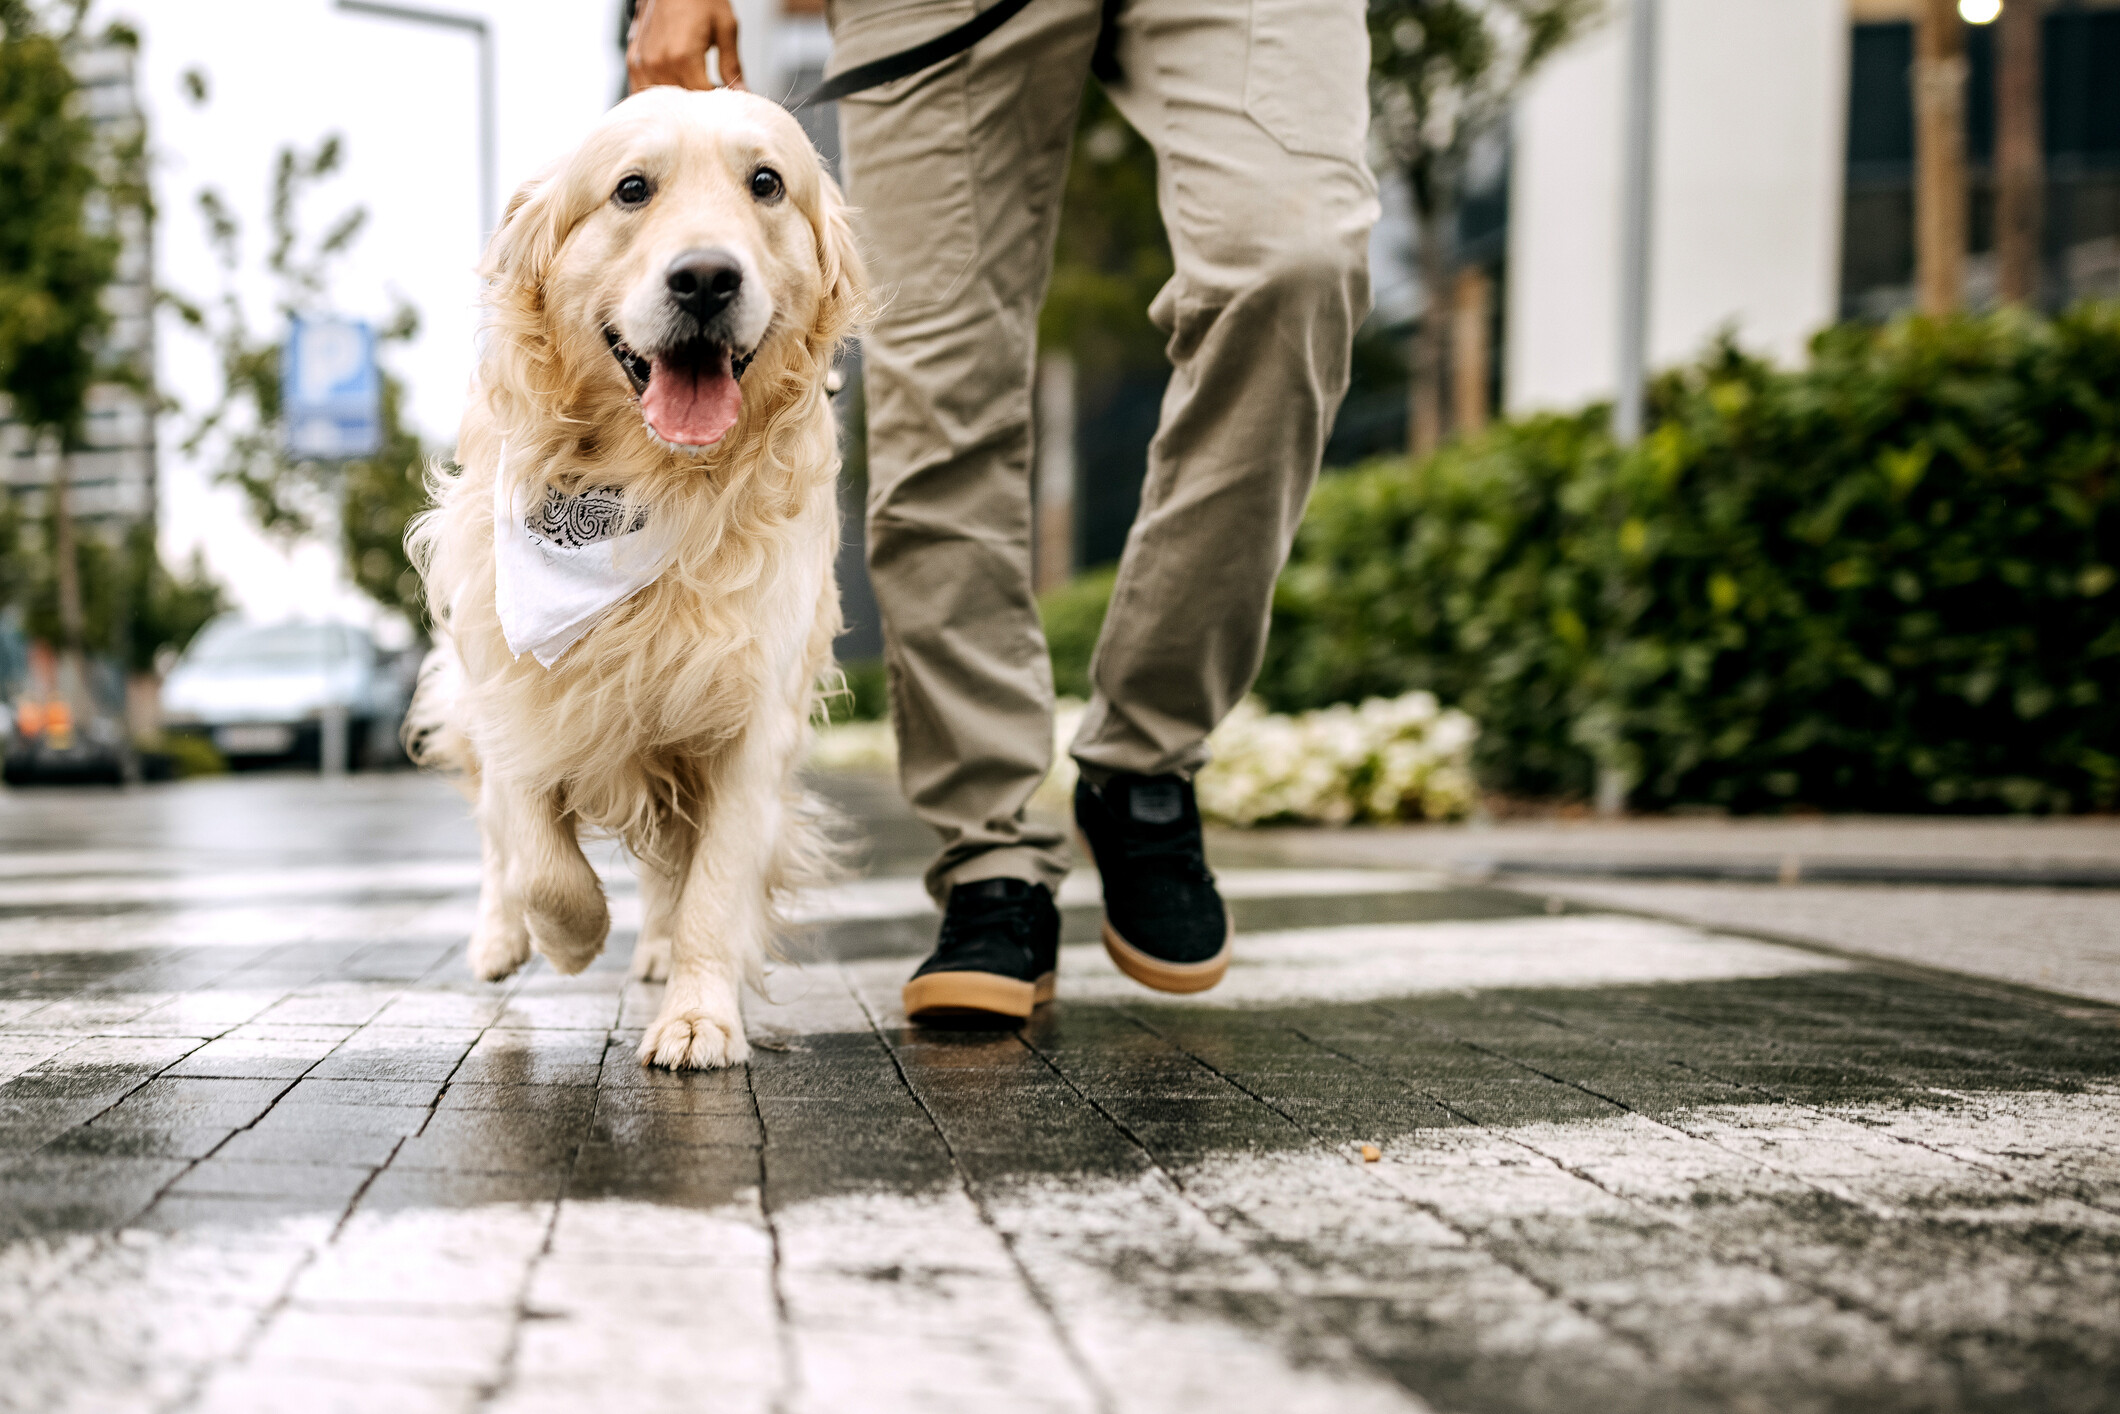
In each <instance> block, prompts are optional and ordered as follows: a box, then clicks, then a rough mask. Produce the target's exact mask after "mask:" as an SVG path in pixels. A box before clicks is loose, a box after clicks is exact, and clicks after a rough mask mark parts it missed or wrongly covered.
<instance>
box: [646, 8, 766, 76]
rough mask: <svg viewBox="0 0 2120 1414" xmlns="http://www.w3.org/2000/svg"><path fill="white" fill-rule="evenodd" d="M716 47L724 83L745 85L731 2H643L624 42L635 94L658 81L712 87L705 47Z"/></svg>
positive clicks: (716, 59)
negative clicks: (737, 51) (630, 31)
mask: <svg viewBox="0 0 2120 1414" xmlns="http://www.w3.org/2000/svg"><path fill="white" fill-rule="evenodd" d="M710 49H711V50H713V51H714V57H715V64H716V67H717V68H718V69H719V71H720V73H721V81H722V84H723V86H725V87H728V88H742V87H743V60H742V59H740V58H738V57H737V53H736V11H735V9H734V8H733V7H732V6H731V4H730V0H641V5H640V10H639V12H638V13H637V14H635V15H634V17H633V34H632V37H631V38H630V39H629V40H628V41H627V43H626V78H627V81H628V82H629V83H630V84H631V85H632V88H633V91H634V92H635V93H638V92H640V91H641V90H642V89H644V88H653V87H654V86H655V85H657V84H675V85H677V86H678V87H679V88H712V87H714V85H713V83H712V82H711V81H710V80H709V79H708V77H707V51H708V50H710Z"/></svg>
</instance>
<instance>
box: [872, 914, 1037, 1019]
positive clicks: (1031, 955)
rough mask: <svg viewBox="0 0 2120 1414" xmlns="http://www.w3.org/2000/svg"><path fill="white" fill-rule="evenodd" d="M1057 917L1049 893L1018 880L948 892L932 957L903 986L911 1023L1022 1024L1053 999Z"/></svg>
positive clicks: (906, 1009)
mask: <svg viewBox="0 0 2120 1414" xmlns="http://www.w3.org/2000/svg"><path fill="white" fill-rule="evenodd" d="M1059 960H1060V911H1059V910H1058V909H1056V908H1054V907H1053V892H1052V890H1051V889H1048V888H1047V887H1046V886H1045V885H1043V884H1029V883H1025V882H1024V881H1023V880H1021V879H981V880H979V881H977V882H976V883H970V884H959V885H957V886H956V887H955V888H953V889H951V890H950V902H949V907H948V908H947V909H945V910H944V911H943V914H942V937H941V940H940V941H939V942H937V943H936V944H935V951H934V952H933V953H932V954H930V955H929V957H928V960H927V961H926V962H923V963H921V964H920V970H919V971H917V972H915V973H914V974H913V976H912V980H911V981H909V982H907V983H906V984H905V1014H906V1015H907V1016H908V1017H910V1018H911V1019H912V1020H914V1021H921V1022H927V1023H929V1024H934V1023H938V1022H939V1023H942V1024H945V1025H947V1024H948V1023H950V1022H952V1021H954V1022H957V1023H959V1024H970V1025H977V1024H979V1023H980V1022H988V1023H991V1022H993V1021H995V1020H997V1019H1008V1020H1013V1021H1021V1020H1023V1019H1024V1018H1025V1017H1028V1016H1029V1015H1030V1014H1031V1008H1033V1007H1036V1006H1041V1005H1043V1004H1044V1003H1046V1002H1049V1001H1051V1000H1052V999H1053V969H1054V968H1055V966H1057V965H1058V963H1059Z"/></svg>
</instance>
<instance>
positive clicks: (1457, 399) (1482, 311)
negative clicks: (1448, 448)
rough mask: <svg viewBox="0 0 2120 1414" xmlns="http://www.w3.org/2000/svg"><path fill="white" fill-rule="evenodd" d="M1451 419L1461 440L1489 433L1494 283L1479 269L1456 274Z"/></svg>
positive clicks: (1452, 317)
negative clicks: (1488, 388)
mask: <svg viewBox="0 0 2120 1414" xmlns="http://www.w3.org/2000/svg"><path fill="white" fill-rule="evenodd" d="M1450 302H1451V306H1452V308H1451V326H1452V328H1451V335H1452V338H1451V348H1450V404H1451V406H1450V415H1451V421H1452V422H1453V423H1454V424H1455V426H1456V431H1457V435H1458V436H1460V437H1476V436H1478V435H1479V434H1480V433H1482V432H1484V431H1486V430H1487V412H1488V407H1487V371H1488V364H1489V362H1490V361H1491V360H1490V356H1489V352H1488V343H1489V340H1488V337H1487V324H1488V319H1489V317H1490V315H1491V312H1492V309H1493V305H1494V281H1493V280H1491V279H1489V278H1488V276H1487V272H1486V271H1485V270H1483V269H1481V268H1480V267H1479V266H1477V265H1467V266H1466V267H1465V268H1463V269H1462V270H1460V271H1458V273H1457V284H1456V286H1455V288H1454V289H1453V290H1452V292H1451V301H1450Z"/></svg>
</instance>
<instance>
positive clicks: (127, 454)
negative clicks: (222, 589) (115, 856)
mask: <svg viewBox="0 0 2120 1414" xmlns="http://www.w3.org/2000/svg"><path fill="white" fill-rule="evenodd" d="M135 58H136V55H135V50H134V48H133V47H132V46H130V45H128V44H123V43H110V42H107V41H100V40H99V41H84V42H83V43H82V44H81V45H80V46H79V47H78V49H77V50H76V51H75V52H74V53H73V54H72V55H71V60H72V66H73V71H74V75H75V77H76V78H77V79H78V80H79V82H80V85H81V96H82V101H83V107H84V109H85V111H86V113H87V115H88V116H89V118H90V119H91V120H92V122H93V123H94V125H95V128H96V132H97V137H98V140H99V143H100V144H101V145H103V146H105V147H106V148H115V147H117V146H119V145H121V144H123V143H125V142H127V141H129V140H132V139H135V138H137V137H138V136H139V134H140V132H141V128H142V122H143V119H142V116H141V111H140V101H139V93H138V90H137V88H136V86H135ZM102 216H103V220H104V222H105V223H106V226H110V225H114V226H115V228H116V231H117V234H118V236H119V238H120V241H121V246H120V253H119V256H118V269H117V276H116V278H115V279H114V280H113V281H112V282H111V284H110V286H109V287H108V288H107V289H106V291H105V293H104V305H105V307H106V308H108V309H109V311H110V313H111V323H110V327H109V331H108V333H107V334H106V336H105V338H104V342H103V350H102V353H103V356H104V358H105V360H106V361H107V362H108V363H109V364H110V365H111V366H112V367H113V368H114V369H116V370H124V371H127V372H129V373H130V374H131V375H133V376H132V377H131V378H130V379H129V380H128V381H117V380H107V381H104V382H100V383H97V384H95V385H94V386H93V387H91V388H90V389H89V392H88V405H87V416H86V418H85V419H84V420H83V425H82V439H81V440H82V445H81V446H80V448H79V449H78V450H76V451H75V452H74V453H73V456H72V459H71V466H70V467H69V469H68V470H69V479H70V483H71V484H70V489H69V499H70V502H71V506H72V510H73V518H74V524H75V527H76V529H77V531H78V532H79V533H80V534H83V535H92V536H95V537H96V538H97V539H99V540H101V541H102V542H103V544H104V545H105V546H106V547H107V548H109V549H110V550H112V551H113V552H115V551H116V550H117V549H118V548H119V547H120V546H121V545H122V544H123V543H124V541H125V538H126V535H127V533H128V532H129V531H130V530H132V529H133V528H134V527H135V526H138V525H141V524H150V525H151V524H152V523H153V522H154V519H155V506H156V490H157V486H156V475H155V467H156V460H155V411H156V407H155V395H154V392H153V387H152V380H153V376H154V367H155V321H154V309H155V269H154V227H153V225H152V223H151V222H150V221H149V220H148V219H147V217H146V215H145V213H143V212H141V211H139V210H138V209H136V208H131V207H127V208H121V209H119V210H117V211H107V210H106V211H104V212H103V213H102ZM57 471H58V449H57V447H56V446H54V445H52V444H51V442H50V439H44V440H43V441H42V442H41V443H40V441H39V440H38V439H37V438H35V437H33V436H32V435H31V433H30V429H28V428H26V427H24V426H23V425H22V424H21V423H20V422H18V421H17V420H16V419H15V418H14V417H13V416H12V415H11V413H10V412H9V409H8V407H7V404H6V401H5V400H4V399H0V494H4V495H5V496H6V497H7V498H8V499H9V501H10V502H11V503H12V509H13V510H14V512H15V514H16V516H17V517H18V519H17V520H16V525H17V526H18V528H19V530H20V532H21V533H22V534H24V535H26V536H41V535H42V534H43V533H44V526H45V521H46V518H47V516H48V515H49V514H50V511H51V488H52V483H53V478H54V476H55V475H56V473H57ZM9 548H10V549H11V550H12V549H13V548H15V547H9ZM99 667H100V668H102V669H104V670H106V671H111V672H114V671H115V670H114V669H110V667H109V665H107V664H104V665H96V664H91V671H95V670H97V669H98V668H99ZM50 673H51V660H50V657H49V655H48V654H41V653H33V652H32V650H31V645H30V643H29V641H28V639H27V637H26V635H25V633H24V623H23V615H22V612H21V607H20V606H19V605H10V606H8V608H7V609H6V610H5V611H4V612H0V702H6V701H11V700H13V699H14V698H15V697H16V696H17V695H19V694H20V693H21V692H22V691H23V690H24V689H25V688H26V687H28V686H30V682H29V680H30V679H31V678H32V677H33V676H36V677H44V678H49V676H50ZM37 686H38V688H39V690H40V691H42V692H45V693H49V692H50V691H51V689H52V684H51V683H50V682H49V681H45V682H42V683H39V684H37ZM96 686H97V690H98V692H99V693H100V694H101V695H103V696H105V697H107V698H111V699H116V698H118V697H120V696H121V695H122V688H121V687H119V686H118V684H117V682H116V680H115V678H113V680H112V681H111V682H109V683H100V684H97V685H96Z"/></svg>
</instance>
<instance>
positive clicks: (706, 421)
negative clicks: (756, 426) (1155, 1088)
mask: <svg viewBox="0 0 2120 1414" xmlns="http://www.w3.org/2000/svg"><path fill="white" fill-rule="evenodd" d="M604 342H605V343H607V344H609V345H610V346H611V356H612V357H613V358H615V359H617V360H618V366H619V367H620V368H623V369H624V370H625V371H626V379H627V381H628V382H630V383H632V385H633V391H634V393H635V394H636V395H637V396H638V397H639V398H640V412H641V416H642V417H643V418H645V419H647V423H648V430H649V431H650V432H653V433H654V434H655V435H656V436H657V437H660V438H661V439H662V440H663V441H665V442H669V443H672V444H674V445H676V446H680V447H711V446H712V445H714V444H715V443H716V442H719V441H720V440H721V439H722V437H723V436H725V435H726V434H727V433H728V430H729V429H730V428H731V427H734V426H735V425H736V415H737V414H738V413H739V412H741V411H742V410H743V389H742V388H741V387H740V386H738V384H739V380H740V379H742V377H743V371H744V369H746V368H748V367H749V366H750V364H751V357H750V355H748V354H746V355H743V356H742V357H737V356H736V355H735V354H734V352H733V351H732V350H731V349H730V348H729V346H728V345H726V344H720V343H716V342H714V341H713V340H711V339H694V340H693V341H692V342H690V343H686V344H679V345H677V346H676V347H675V348H672V349H670V350H668V351H667V352H664V353H659V354H640V353H635V352H634V351H633V349H632V348H631V347H630V346H629V345H628V344H627V343H626V341H625V340H624V339H621V338H620V337H619V336H618V331H617V330H616V329H612V328H609V327H607V328H605V330H604Z"/></svg>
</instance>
